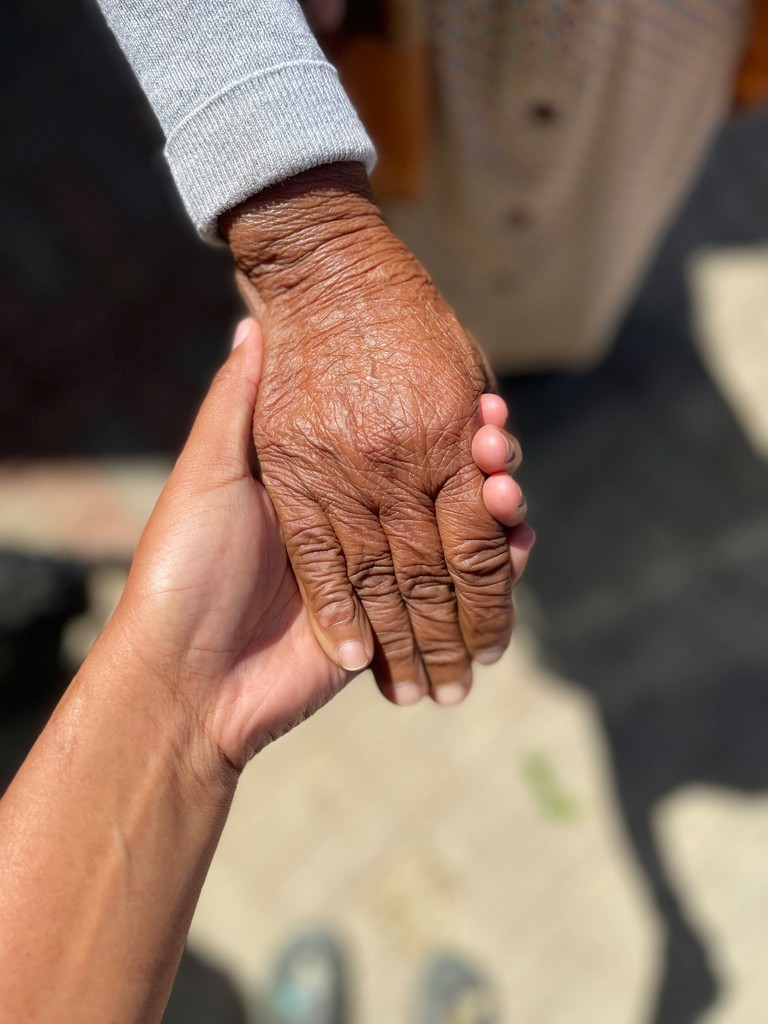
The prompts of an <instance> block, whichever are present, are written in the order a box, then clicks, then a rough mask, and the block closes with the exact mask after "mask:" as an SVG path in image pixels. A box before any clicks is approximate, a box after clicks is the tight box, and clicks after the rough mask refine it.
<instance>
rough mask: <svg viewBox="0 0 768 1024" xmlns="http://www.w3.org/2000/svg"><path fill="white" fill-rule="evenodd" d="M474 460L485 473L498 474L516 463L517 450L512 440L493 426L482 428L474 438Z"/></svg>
mask: <svg viewBox="0 0 768 1024" xmlns="http://www.w3.org/2000/svg"><path fill="white" fill-rule="evenodd" d="M471 450H472V458H473V459H474V460H475V464H476V465H477V467H478V469H480V470H481V471H482V472H483V473H498V472H500V471H501V470H503V469H507V468H509V467H511V466H512V465H513V464H514V462H515V457H516V454H517V449H516V448H515V445H514V442H513V441H512V438H511V437H510V436H509V435H508V434H507V433H505V432H504V431H503V430H500V429H499V428H498V427H496V426H493V425H492V424H486V425H485V426H482V427H480V429H479V430H478V431H477V433H476V434H475V436H474V437H473V438H472V449H471Z"/></svg>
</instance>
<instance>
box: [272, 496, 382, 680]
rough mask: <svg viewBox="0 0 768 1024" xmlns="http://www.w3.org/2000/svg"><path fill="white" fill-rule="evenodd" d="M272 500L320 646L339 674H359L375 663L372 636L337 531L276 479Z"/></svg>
mask: <svg viewBox="0 0 768 1024" xmlns="http://www.w3.org/2000/svg"><path fill="white" fill-rule="evenodd" d="M270 496H271V498H272V503H273V505H274V506H275V511H276V512H277V515H278V518H279V519H280V523H281V528H282V533H283V539H284V541H285V547H286V550H287V551H288V556H289V558H290V559H291V562H292V564H293V569H294V573H295V575H296V582H297V583H298V585H299V590H300V591H301V596H302V598H303V600H304V604H305V605H306V606H307V611H308V612H309V618H310V622H311V623H312V628H313V630H314V632H315V635H316V637H317V639H318V641H319V643H320V646H321V647H322V648H323V650H324V651H325V653H326V654H327V655H328V657H329V658H330V659H331V661H333V662H334V663H335V664H336V665H338V666H339V667H340V668H343V669H346V670H347V671H348V672H358V671H360V670H361V669H363V668H365V667H366V666H367V665H368V664H369V663H370V661H371V658H372V657H373V650H374V643H373V636H372V635H371V627H370V624H369V622H368V618H367V616H366V614H365V611H364V610H363V608H362V606H361V604H360V602H359V601H358V599H357V595H356V594H355V591H354V589H353V587H352V584H351V583H350V582H349V577H348V575H347V560H346V557H345V555H344V552H343V551H342V549H341V546H340V544H339V540H338V537H337V536H336V533H335V531H334V529H333V526H332V525H331V523H330V521H329V519H328V517H327V516H326V514H325V513H324V512H323V511H322V509H321V508H320V506H319V505H318V504H317V503H316V502H314V501H313V500H312V499H311V498H307V497H304V496H302V495H300V494H299V493H297V491H296V490H293V489H292V488H291V487H290V485H288V484H286V482H283V481H280V482H278V481H277V480H275V479H274V478H273V483H272V490H271V492H270Z"/></svg>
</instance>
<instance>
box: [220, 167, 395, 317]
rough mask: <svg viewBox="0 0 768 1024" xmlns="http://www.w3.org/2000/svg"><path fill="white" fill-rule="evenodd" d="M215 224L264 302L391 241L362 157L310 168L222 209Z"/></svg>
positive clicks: (321, 284) (360, 262) (352, 264)
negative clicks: (372, 193) (217, 223)
mask: <svg viewBox="0 0 768 1024" xmlns="http://www.w3.org/2000/svg"><path fill="white" fill-rule="evenodd" d="M220 228H221V231H222V233H223V234H224V236H225V237H226V239H227V241H228V243H229V245H230V248H231V249H232V253H233V255H234V257H235V260H236V262H237V265H238V267H239V269H240V270H241V272H242V273H244V274H245V276H246V277H247V279H248V282H249V283H250V284H251V285H252V286H253V287H254V288H255V289H256V291H257V292H258V295H259V298H260V299H261V301H263V302H271V301H274V300H276V299H280V298H283V297H286V296H290V295H295V294H304V293H306V291H307V290H309V289H314V288H321V289H322V288H325V287H326V286H327V285H329V284H331V283H332V282H333V281H334V280H335V279H337V278H338V277H339V275H340V274H342V273H343V274H346V275H348V274H349V273H350V272H352V271H354V270H355V269H358V270H364V269H365V268H366V266H367V265H369V264H370V263H371V261H372V260H374V259H375V254H376V253H379V254H381V251H382V249H383V248H385V247H387V245H388V244H389V245H390V246H391V243H392V242H395V244H396V245H397V246H398V248H399V243H397V241H396V239H394V236H393V235H392V234H391V232H390V231H389V229H388V228H387V227H386V225H385V224H384V221H383V219H382V217H381V213H380V211H379V210H378V208H377V206H376V205H375V203H374V202H373V198H372V196H371V191H370V187H369V185H368V178H367V176H366V173H365V170H364V169H363V167H362V166H361V165H360V164H351V163H338V164H328V165H325V166H323V167H317V168H313V169H311V170H309V171H305V172H304V173H302V174H299V175H296V176H295V177H293V178H290V179H288V180H287V181H284V182H280V183H279V184H277V185H274V186H272V187H271V188H269V189H266V190H265V191H264V192H261V193H259V194H258V195H256V196H253V197H251V198H250V199H249V200H247V201H246V202H245V203H242V204H240V206H237V207H235V208H234V209H233V210H230V211H228V212H227V213H226V214H224V215H223V216H222V218H221V221H220Z"/></svg>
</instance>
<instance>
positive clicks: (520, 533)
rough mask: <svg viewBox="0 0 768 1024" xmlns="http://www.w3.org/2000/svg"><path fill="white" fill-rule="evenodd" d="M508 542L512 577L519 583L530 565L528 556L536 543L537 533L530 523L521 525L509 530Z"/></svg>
mask: <svg viewBox="0 0 768 1024" xmlns="http://www.w3.org/2000/svg"><path fill="white" fill-rule="evenodd" d="M507 540H508V542H509V563H510V565H511V566H512V575H513V576H514V579H515V582H517V581H518V580H519V579H520V577H521V576H522V575H523V573H524V572H525V568H526V566H527V564H528V556H529V555H530V553H531V549H532V548H533V545H534V543H535V541H536V531H535V530H534V529H533V528H532V527H530V526H529V525H528V523H520V524H519V525H518V526H513V527H512V529H511V530H509V532H508V533H507Z"/></svg>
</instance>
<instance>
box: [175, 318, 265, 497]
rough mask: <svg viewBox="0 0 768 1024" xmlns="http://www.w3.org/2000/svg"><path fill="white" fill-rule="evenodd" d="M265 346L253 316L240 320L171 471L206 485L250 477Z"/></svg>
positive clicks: (202, 485)
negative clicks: (230, 350) (257, 400)
mask: <svg viewBox="0 0 768 1024" xmlns="http://www.w3.org/2000/svg"><path fill="white" fill-rule="evenodd" d="M263 351H264V346H263V339H262V334H261V328H260V327H259V325H258V324H257V323H256V321H255V320H252V319H248V320H243V321H242V322H241V323H240V324H239V325H238V327H237V330H236V332H235V336H234V341H233V346H232V353H231V355H230V356H229V359H227V361H226V363H225V364H224V365H223V366H222V368H221V369H220V370H219V372H218V373H217V374H216V376H215V378H214V380H213V383H212V384H211V386H210V388H209V390H208V394H207V395H206V396H205V400H204V401H203V404H202V406H201V408H200V412H199V413H198V414H197V418H196V420H195V423H194V426H193V427H192V430H191V432H190V435H189V439H188V440H187V443H186V445H185V446H184V451H183V452H182V453H181V456H180V457H179V461H178V463H177V466H176V474H177V475H178V474H180V473H183V474H184V476H185V477H186V478H187V481H188V482H191V483H193V484H194V485H197V486H199V487H200V488H201V489H207V488H208V487H211V486H218V485H220V484H225V483H230V482H232V481H235V480H240V479H242V477H244V476H246V475H247V476H250V475H251V474H252V471H253V465H254V451H253V433H252V423H253V412H254V409H255V406H256V396H257V394H258V388H259V381H260V379H261V364H262V356H263Z"/></svg>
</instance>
